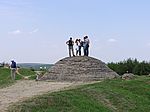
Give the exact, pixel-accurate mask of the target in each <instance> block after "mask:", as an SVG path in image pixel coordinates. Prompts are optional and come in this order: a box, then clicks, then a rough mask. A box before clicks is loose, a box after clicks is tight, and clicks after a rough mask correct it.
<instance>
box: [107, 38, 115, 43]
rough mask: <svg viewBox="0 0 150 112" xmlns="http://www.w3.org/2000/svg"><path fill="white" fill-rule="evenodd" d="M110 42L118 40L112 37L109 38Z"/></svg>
mask: <svg viewBox="0 0 150 112" xmlns="http://www.w3.org/2000/svg"><path fill="white" fill-rule="evenodd" d="M108 42H117V40H116V39H113V38H110V39H108Z"/></svg>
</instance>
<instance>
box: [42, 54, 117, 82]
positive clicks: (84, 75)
mask: <svg viewBox="0 0 150 112" xmlns="http://www.w3.org/2000/svg"><path fill="white" fill-rule="evenodd" d="M115 77H119V75H118V74H117V73H116V72H114V71H113V70H111V69H110V68H108V67H107V66H106V64H105V63H104V62H102V61H100V60H98V59H95V58H92V57H87V56H76V57H67V58H64V59H61V60H60V61H58V62H57V63H56V64H55V65H54V66H53V67H51V68H50V69H49V71H48V72H47V73H46V74H45V75H44V76H43V77H42V78H41V80H52V81H85V82H86V81H98V80H101V79H107V78H108V79H112V78H115Z"/></svg>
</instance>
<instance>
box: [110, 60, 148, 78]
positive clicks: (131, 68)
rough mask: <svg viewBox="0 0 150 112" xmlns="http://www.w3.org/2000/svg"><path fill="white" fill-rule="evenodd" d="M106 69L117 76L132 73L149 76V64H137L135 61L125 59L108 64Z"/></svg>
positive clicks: (144, 62)
mask: <svg viewBox="0 0 150 112" xmlns="http://www.w3.org/2000/svg"><path fill="white" fill-rule="evenodd" d="M108 67H109V68H111V69H112V70H114V71H115V72H117V73H118V74H119V75H123V74H124V73H133V74H134V75H149V74H150V62H146V61H142V62H139V61H138V60H137V59H131V58H129V59H127V60H124V61H120V62H116V63H114V62H111V63H108Z"/></svg>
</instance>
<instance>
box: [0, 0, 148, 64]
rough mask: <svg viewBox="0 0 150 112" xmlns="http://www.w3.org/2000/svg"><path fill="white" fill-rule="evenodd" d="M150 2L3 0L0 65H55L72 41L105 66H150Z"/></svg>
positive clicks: (0, 11)
mask: <svg viewBox="0 0 150 112" xmlns="http://www.w3.org/2000/svg"><path fill="white" fill-rule="evenodd" d="M149 11H150V0H0V62H3V61H5V62H10V61H11V60H12V59H13V60H15V61H16V62H18V63H55V62H57V61H58V60H60V59H62V58H64V57H67V56H68V48H67V45H66V41H67V40H68V39H69V37H73V39H74V40H75V39H76V38H81V39H83V37H84V36H85V35H88V36H89V39H90V56H92V57H95V58H98V59H100V60H102V61H103V62H118V61H122V60H124V59H127V58H137V59H138V60H139V61H143V60H145V61H150V13H149Z"/></svg>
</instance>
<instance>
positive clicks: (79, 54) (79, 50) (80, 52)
mask: <svg viewBox="0 0 150 112" xmlns="http://www.w3.org/2000/svg"><path fill="white" fill-rule="evenodd" d="M79 56H81V46H79Z"/></svg>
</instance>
